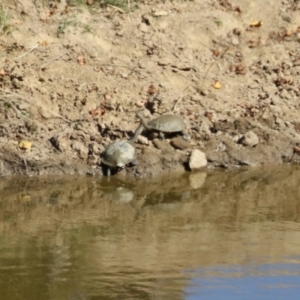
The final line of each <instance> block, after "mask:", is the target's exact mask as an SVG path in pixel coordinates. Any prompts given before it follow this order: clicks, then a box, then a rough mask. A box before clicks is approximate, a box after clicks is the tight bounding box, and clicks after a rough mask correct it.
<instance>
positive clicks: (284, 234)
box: [0, 166, 300, 300]
mask: <svg viewBox="0 0 300 300" xmlns="http://www.w3.org/2000/svg"><path fill="white" fill-rule="evenodd" d="M299 222H300V168H297V167H290V166H286V167H281V168H265V169H252V170H242V171H230V172H216V173H211V174H210V173H208V174H207V173H204V172H202V173H189V174H181V175H180V174H177V175H172V176H166V177H165V178H156V179H152V180H146V181H143V180H137V181H133V180H132V181H123V180H120V179H116V178H113V177H112V178H111V179H110V180H108V179H107V178H102V179H101V178H75V177H71V178H66V177H64V178H55V179H53V178H46V179H45V178H44V179H36V178H30V179H20V178H16V179H12V180H4V179H3V180H2V181H0V299H1V300H7V299H9V300H15V299H30V300H40V299H53V300H54V299H55V300H60V299H70V300H87V299H187V300H192V299H272V300H274V299H299V295H300V223H299Z"/></svg>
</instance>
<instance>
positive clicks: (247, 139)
mask: <svg viewBox="0 0 300 300" xmlns="http://www.w3.org/2000/svg"><path fill="white" fill-rule="evenodd" d="M241 142H242V144H243V145H244V146H249V147H254V146H256V145H257V144H258V143H259V139H258V136H257V135H256V134H255V133H254V132H253V131H251V130H250V131H248V132H246V133H245V134H244V136H243V137H242V140H241Z"/></svg>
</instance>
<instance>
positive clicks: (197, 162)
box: [189, 149, 207, 170]
mask: <svg viewBox="0 0 300 300" xmlns="http://www.w3.org/2000/svg"><path fill="white" fill-rule="evenodd" d="M206 165H207V160H206V156H205V153H204V152H202V151H201V150H199V149H194V150H193V151H192V153H191V156H190V160H189V167H190V169H191V170H194V169H199V168H202V167H205V166H206Z"/></svg>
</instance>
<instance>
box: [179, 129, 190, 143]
mask: <svg viewBox="0 0 300 300" xmlns="http://www.w3.org/2000/svg"><path fill="white" fill-rule="evenodd" d="M181 134H182V138H183V139H184V140H186V141H188V140H190V139H191V137H190V135H189V134H188V133H187V132H186V131H185V130H182V131H181Z"/></svg>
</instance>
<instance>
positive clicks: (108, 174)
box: [106, 167, 110, 177]
mask: <svg viewBox="0 0 300 300" xmlns="http://www.w3.org/2000/svg"><path fill="white" fill-rule="evenodd" d="M106 176H107V177H109V176H110V167H107V170H106Z"/></svg>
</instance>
